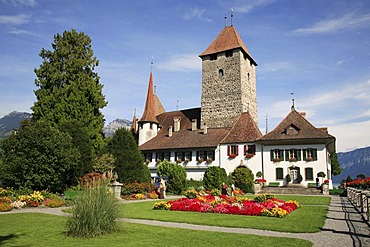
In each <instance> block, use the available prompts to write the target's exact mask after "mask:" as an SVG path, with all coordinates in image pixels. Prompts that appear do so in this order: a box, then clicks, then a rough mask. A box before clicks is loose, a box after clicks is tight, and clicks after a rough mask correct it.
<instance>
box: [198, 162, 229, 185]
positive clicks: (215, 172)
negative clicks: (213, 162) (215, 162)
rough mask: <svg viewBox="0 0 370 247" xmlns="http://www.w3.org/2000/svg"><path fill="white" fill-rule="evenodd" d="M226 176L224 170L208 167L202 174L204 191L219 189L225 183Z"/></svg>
mask: <svg viewBox="0 0 370 247" xmlns="http://www.w3.org/2000/svg"><path fill="white" fill-rule="evenodd" d="M226 180H227V175H226V171H225V169H224V168H221V167H218V166H211V167H208V168H207V170H206V171H205V173H204V177H203V184H204V187H205V188H206V189H209V190H212V189H220V188H221V185H222V183H223V182H226Z"/></svg>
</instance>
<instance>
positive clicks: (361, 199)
mask: <svg viewBox="0 0 370 247" xmlns="http://www.w3.org/2000/svg"><path fill="white" fill-rule="evenodd" d="M347 198H348V200H349V201H350V202H351V203H352V205H353V206H354V207H356V208H357V209H358V211H359V212H360V213H361V214H362V216H363V218H364V219H365V220H367V221H368V222H369V221H370V210H369V209H370V205H369V203H370V191H368V190H360V189H355V188H351V187H349V188H347Z"/></svg>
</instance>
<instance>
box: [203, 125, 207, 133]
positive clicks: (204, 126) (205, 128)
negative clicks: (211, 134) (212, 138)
mask: <svg viewBox="0 0 370 247" xmlns="http://www.w3.org/2000/svg"><path fill="white" fill-rule="evenodd" d="M207 132H208V128H207V124H205V125H203V134H207Z"/></svg>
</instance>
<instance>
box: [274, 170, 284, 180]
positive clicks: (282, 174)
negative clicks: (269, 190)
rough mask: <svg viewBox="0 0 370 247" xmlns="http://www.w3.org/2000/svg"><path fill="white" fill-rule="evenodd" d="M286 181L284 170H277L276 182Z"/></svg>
mask: <svg viewBox="0 0 370 247" xmlns="http://www.w3.org/2000/svg"><path fill="white" fill-rule="evenodd" d="M282 179H284V172H283V168H280V167H279V168H276V180H282Z"/></svg>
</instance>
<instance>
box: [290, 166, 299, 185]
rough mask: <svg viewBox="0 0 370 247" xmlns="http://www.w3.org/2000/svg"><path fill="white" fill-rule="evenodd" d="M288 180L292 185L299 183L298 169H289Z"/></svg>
mask: <svg viewBox="0 0 370 247" xmlns="http://www.w3.org/2000/svg"><path fill="white" fill-rule="evenodd" d="M289 175H290V178H291V179H292V183H300V181H299V180H300V179H298V177H299V167H294V168H293V167H290V171H289Z"/></svg>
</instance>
